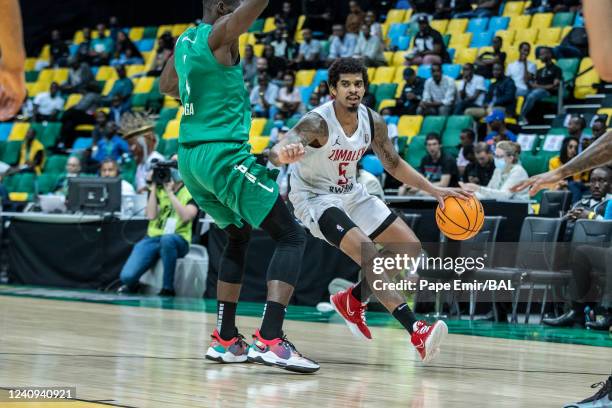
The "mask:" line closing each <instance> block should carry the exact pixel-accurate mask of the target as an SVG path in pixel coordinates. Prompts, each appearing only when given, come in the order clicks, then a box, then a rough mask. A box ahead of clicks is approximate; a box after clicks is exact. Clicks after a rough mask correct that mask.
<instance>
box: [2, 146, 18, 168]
mask: <svg viewBox="0 0 612 408" xmlns="http://www.w3.org/2000/svg"><path fill="white" fill-rule="evenodd" d="M20 149H21V142H20V141H15V142H6V145H5V148H4V152H3V154H2V157H1V158H0V161H3V162H5V163H7V164H10V165H15V164H17V162H18V161H19V151H20Z"/></svg>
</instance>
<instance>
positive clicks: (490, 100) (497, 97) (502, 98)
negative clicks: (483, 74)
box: [484, 63, 516, 116]
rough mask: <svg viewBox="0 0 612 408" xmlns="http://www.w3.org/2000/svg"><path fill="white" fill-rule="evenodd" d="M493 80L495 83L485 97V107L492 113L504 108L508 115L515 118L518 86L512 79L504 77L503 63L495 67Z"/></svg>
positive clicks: (496, 64)
mask: <svg viewBox="0 0 612 408" xmlns="http://www.w3.org/2000/svg"><path fill="white" fill-rule="evenodd" d="M493 78H494V79H495V82H493V83H491V85H490V86H489V91H488V92H487V96H485V101H484V102H485V107H486V108H487V109H488V110H489V111H490V112H492V111H493V110H494V109H499V108H503V109H504V110H505V111H506V115H509V116H514V111H515V110H516V85H515V84H514V81H513V80H512V78H510V77H507V76H505V75H504V65H503V63H495V64H494V65H493Z"/></svg>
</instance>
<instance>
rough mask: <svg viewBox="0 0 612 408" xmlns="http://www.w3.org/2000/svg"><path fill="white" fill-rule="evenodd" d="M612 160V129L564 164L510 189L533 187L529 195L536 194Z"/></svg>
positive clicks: (519, 189) (518, 189)
mask: <svg viewBox="0 0 612 408" xmlns="http://www.w3.org/2000/svg"><path fill="white" fill-rule="evenodd" d="M610 162H612V131H608V132H606V133H605V134H603V135H602V136H601V137H599V138H598V139H597V140H596V141H594V142H593V143H591V145H590V146H589V147H588V148H587V149H586V150H584V151H583V152H582V153H581V154H579V155H578V156H576V157H574V158H573V159H572V160H570V161H568V162H567V163H565V164H564V165H563V166H561V167H559V168H557V169H555V170H553V171H549V172H546V173H542V174H538V175H535V176H533V177H530V178H528V179H527V180H525V181H523V182H522V183H519V184H517V185H515V186H514V187H512V188H511V189H510V191H513V192H517V191H521V190H524V189H526V188H527V187H531V189H530V190H529V195H530V196H532V197H533V196H534V195H536V194H537V193H538V191H540V190H542V189H544V188H552V187H554V186H555V185H556V184H557V183H558V182H560V181H561V180H563V179H565V178H567V177H570V176H573V175H574V174H580V173H582V172H585V171H588V170H591V169H593V168H595V167H599V166H604V165H606V164H608V163H610Z"/></svg>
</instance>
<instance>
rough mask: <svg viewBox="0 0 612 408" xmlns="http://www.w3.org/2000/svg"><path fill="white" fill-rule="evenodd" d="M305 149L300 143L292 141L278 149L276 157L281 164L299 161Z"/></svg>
mask: <svg viewBox="0 0 612 408" xmlns="http://www.w3.org/2000/svg"><path fill="white" fill-rule="evenodd" d="M305 153H306V151H305V150H304V146H303V145H302V144H301V143H292V144H288V145H287V146H284V147H282V148H281V149H280V152H279V154H278V159H279V161H280V162H281V163H283V164H291V163H295V162H297V161H299V160H300V159H301V158H302V157H304V154H305Z"/></svg>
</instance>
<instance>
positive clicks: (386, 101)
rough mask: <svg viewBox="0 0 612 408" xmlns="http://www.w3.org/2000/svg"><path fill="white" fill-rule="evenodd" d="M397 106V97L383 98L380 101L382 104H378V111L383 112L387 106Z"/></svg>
mask: <svg viewBox="0 0 612 408" xmlns="http://www.w3.org/2000/svg"><path fill="white" fill-rule="evenodd" d="M393 107H395V99H383V100H382V101H380V105H379V106H378V111H379V112H382V110H383V109H385V108H393Z"/></svg>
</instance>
